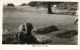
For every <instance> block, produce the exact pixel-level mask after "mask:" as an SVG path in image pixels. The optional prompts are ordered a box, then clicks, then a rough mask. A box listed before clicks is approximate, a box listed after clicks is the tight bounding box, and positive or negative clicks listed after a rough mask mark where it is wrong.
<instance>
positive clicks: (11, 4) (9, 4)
mask: <svg viewBox="0 0 80 50" xmlns="http://www.w3.org/2000/svg"><path fill="white" fill-rule="evenodd" d="M7 6H15V5H14V4H13V3H8V4H7Z"/></svg>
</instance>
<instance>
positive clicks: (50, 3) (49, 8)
mask: <svg viewBox="0 0 80 50" xmlns="http://www.w3.org/2000/svg"><path fill="white" fill-rule="evenodd" d="M59 3H60V2H30V3H29V4H28V5H29V6H32V7H35V6H42V7H46V8H47V9H48V14H53V12H52V9H51V7H52V6H53V5H57V4H59Z"/></svg>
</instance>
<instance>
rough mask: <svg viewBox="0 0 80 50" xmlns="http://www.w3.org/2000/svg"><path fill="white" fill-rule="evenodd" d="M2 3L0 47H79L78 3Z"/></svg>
mask: <svg viewBox="0 0 80 50" xmlns="http://www.w3.org/2000/svg"><path fill="white" fill-rule="evenodd" d="M23 1H24V0H22V2H19V1H16V0H14V1H11V2H8V1H5V2H4V4H3V28H2V29H3V33H2V44H34V45H35V44H37V45H38V44H48V45H78V2H63V1H62V2H61V1H60V2H59V1H56V2H54V1H30V2H29V1H28V2H26V1H24V2H23Z"/></svg>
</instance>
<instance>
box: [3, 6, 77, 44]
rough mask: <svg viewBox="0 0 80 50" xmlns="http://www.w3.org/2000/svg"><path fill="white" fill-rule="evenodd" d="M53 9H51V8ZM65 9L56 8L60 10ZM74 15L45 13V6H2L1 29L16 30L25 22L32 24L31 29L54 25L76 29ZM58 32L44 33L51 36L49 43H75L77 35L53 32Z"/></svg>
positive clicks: (62, 28)
mask: <svg viewBox="0 0 80 50" xmlns="http://www.w3.org/2000/svg"><path fill="white" fill-rule="evenodd" d="M52 10H53V9H52ZM60 11H63V12H65V10H57V9H55V12H60ZM75 17H76V16H73V15H64V14H47V9H46V8H42V7H41V8H35V7H29V6H16V7H4V8H3V30H4V29H8V30H9V31H10V32H11V31H16V30H17V29H18V27H19V25H21V24H24V23H25V22H31V23H32V24H33V27H34V28H33V31H34V30H36V29H38V28H42V27H45V26H50V25H55V26H56V27H57V28H58V29H59V30H62V31H63V30H77V25H74V21H75ZM57 33H59V32H50V33H48V34H45V35H46V36H49V37H51V39H52V41H51V42H50V43H49V44H54V45H65V44H66V45H70V44H72V45H74V44H77V37H78V36H77V35H76V36H74V37H72V38H59V37H56V36H55V34H57Z"/></svg>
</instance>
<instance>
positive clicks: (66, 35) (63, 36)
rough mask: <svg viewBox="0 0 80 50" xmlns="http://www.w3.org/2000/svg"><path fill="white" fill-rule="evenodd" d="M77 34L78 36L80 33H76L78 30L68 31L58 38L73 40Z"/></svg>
mask: <svg viewBox="0 0 80 50" xmlns="http://www.w3.org/2000/svg"><path fill="white" fill-rule="evenodd" d="M77 34H78V31H76V30H68V31H64V32H62V33H59V34H57V35H56V36H57V37H60V38H71V37H73V36H75V35H77Z"/></svg>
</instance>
